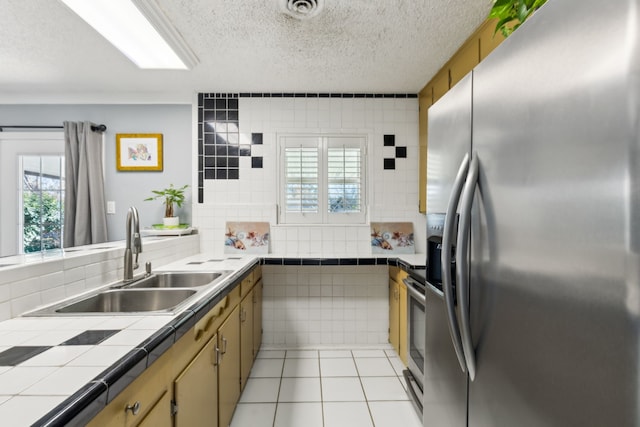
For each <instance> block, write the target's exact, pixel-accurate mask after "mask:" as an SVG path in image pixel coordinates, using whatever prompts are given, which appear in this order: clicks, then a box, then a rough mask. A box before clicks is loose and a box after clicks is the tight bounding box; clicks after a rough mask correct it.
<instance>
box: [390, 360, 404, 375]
mask: <svg viewBox="0 0 640 427" xmlns="http://www.w3.org/2000/svg"><path fill="white" fill-rule="evenodd" d="M389 362H390V363H391V366H392V367H393V370H394V371H395V372H396V375H398V376H399V377H401V376H402V371H404V370H405V369H407V368H406V366H404V363H402V360H400V358H399V357H398V356H391V357H389Z"/></svg>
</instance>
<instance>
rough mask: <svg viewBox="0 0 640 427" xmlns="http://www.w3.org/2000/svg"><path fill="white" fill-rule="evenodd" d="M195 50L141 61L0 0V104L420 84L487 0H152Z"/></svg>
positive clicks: (412, 87) (39, 11) (40, 11)
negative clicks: (284, 1)
mask: <svg viewBox="0 0 640 427" xmlns="http://www.w3.org/2000/svg"><path fill="white" fill-rule="evenodd" d="M156 1H157V2H158V4H159V5H160V6H161V8H162V9H163V10H164V11H165V13H166V15H167V16H168V18H169V20H170V21H171V22H173V24H174V26H175V27H176V29H177V30H178V31H179V32H180V33H181V34H182V37H183V38H184V40H185V41H186V42H187V44H188V45H189V46H190V47H191V48H192V50H193V51H194V52H195V54H196V56H197V57H198V59H199V64H198V65H197V66H195V67H194V68H193V69H192V70H189V71H161V70H140V69H138V68H137V67H136V66H135V65H134V64H133V63H131V62H130V61H129V60H128V59H127V58H125V57H124V56H123V55H122V54H121V53H120V52H119V51H118V50H117V49H115V48H114V47H112V46H111V45H110V44H109V43H108V42H107V41H106V40H104V39H103V38H102V37H101V36H100V35H99V34H97V33H96V32H95V31H94V30H93V29H91V28H90V27H89V26H88V25H87V24H85V23H84V21H82V20H81V19H80V18H79V17H77V16H76V15H75V14H74V13H73V12H71V11H70V10H69V9H68V8H67V7H66V6H65V5H64V4H62V3H61V2H58V1H55V0H20V1H15V0H0V12H1V13H0V16H1V18H0V19H1V21H0V22H1V24H0V63H1V66H0V103H3V104H7V103H120V102H123V103H127V102H143V103H144V102H158V103H190V102H191V101H192V99H193V94H194V93H195V92H258V91H260V92H350V93H351V92H366V93H417V92H418V91H419V90H420V89H421V88H422V87H423V86H424V84H425V83H426V82H427V81H428V80H429V79H430V78H431V77H432V76H433V75H434V74H435V73H436V72H437V71H438V70H439V69H440V67H441V66H442V65H443V64H444V62H446V60H447V59H448V58H449V57H450V56H451V55H452V54H453V53H454V52H455V51H456V50H457V48H458V47H459V46H460V45H461V44H462V43H463V42H464V41H465V40H466V39H467V37H468V36H469V35H470V34H471V33H472V32H473V30H474V29H475V28H476V27H477V26H478V25H479V24H480V23H481V22H482V21H483V20H484V18H485V16H486V15H487V13H488V10H489V8H490V6H491V0H325V6H324V9H323V10H322V11H321V13H320V14H319V15H317V16H316V17H313V18H311V19H309V20H297V19H295V18H292V17H290V16H289V15H286V14H284V13H283V12H282V11H281V10H280V8H279V6H278V3H279V2H278V0H156Z"/></svg>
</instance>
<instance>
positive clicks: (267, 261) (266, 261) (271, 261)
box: [264, 258, 284, 265]
mask: <svg viewBox="0 0 640 427" xmlns="http://www.w3.org/2000/svg"><path fill="white" fill-rule="evenodd" d="M283 264H284V260H283V259H282V258H265V259H264V265H283Z"/></svg>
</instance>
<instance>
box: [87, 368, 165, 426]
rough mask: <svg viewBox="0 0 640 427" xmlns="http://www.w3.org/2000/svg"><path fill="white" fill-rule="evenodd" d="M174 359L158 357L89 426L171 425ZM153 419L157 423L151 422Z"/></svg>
mask: <svg viewBox="0 0 640 427" xmlns="http://www.w3.org/2000/svg"><path fill="white" fill-rule="evenodd" d="M170 362H171V358H170V357H163V358H160V359H158V360H157V361H156V362H155V363H153V365H151V366H150V367H149V368H148V369H147V370H146V371H144V372H143V373H142V375H140V376H139V377H138V378H137V379H136V380H135V381H134V382H132V383H131V384H130V385H129V386H128V387H127V388H126V389H125V390H124V391H123V392H122V393H120V394H119V395H117V396H116V397H115V399H113V400H112V401H111V403H109V405H107V407H106V408H105V409H103V410H102V411H101V412H100V413H99V414H98V415H97V416H96V417H95V418H94V419H93V420H91V421H90V422H89V424H88V426H90V427H111V426H114V427H115V426H117V427H122V426H126V427H129V426H143V425H154V426H167V427H169V426H171V425H172V420H171V391H170V389H169V372H170ZM151 421H153V422H154V424H150V422H151Z"/></svg>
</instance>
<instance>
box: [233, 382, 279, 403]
mask: <svg viewBox="0 0 640 427" xmlns="http://www.w3.org/2000/svg"><path fill="white" fill-rule="evenodd" d="M279 389H280V378H252V379H251V380H249V381H248V382H247V385H246V387H245V388H244V391H243V392H242V395H241V396H240V402H241V403H249V402H254V403H271V402H274V403H275V402H277V401H278V390H279Z"/></svg>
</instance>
